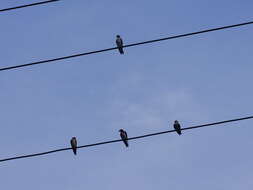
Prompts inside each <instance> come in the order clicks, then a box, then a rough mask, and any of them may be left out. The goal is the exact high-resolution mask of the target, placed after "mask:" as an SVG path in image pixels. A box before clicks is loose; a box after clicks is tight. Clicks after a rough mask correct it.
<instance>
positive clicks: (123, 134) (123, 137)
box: [119, 129, 129, 147]
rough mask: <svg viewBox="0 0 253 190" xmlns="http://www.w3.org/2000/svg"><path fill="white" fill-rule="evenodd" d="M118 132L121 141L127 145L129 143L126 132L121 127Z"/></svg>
mask: <svg viewBox="0 0 253 190" xmlns="http://www.w3.org/2000/svg"><path fill="white" fill-rule="evenodd" d="M119 132H120V137H121V139H122V140H123V142H124V144H125V145H126V147H128V146H129V145H128V137H127V132H126V131H124V130H123V129H120V130H119Z"/></svg>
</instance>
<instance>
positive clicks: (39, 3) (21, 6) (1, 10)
mask: <svg viewBox="0 0 253 190" xmlns="http://www.w3.org/2000/svg"><path fill="white" fill-rule="evenodd" d="M56 1H60V0H49V1H41V2H37V3H32V4H27V5H20V6H17V7H10V8H6V9H0V12H5V11H10V10H15V9H21V8H26V7H32V6H36V5H42V4H46V3H53V2H56Z"/></svg>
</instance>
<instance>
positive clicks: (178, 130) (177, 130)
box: [174, 120, 182, 135]
mask: <svg viewBox="0 0 253 190" xmlns="http://www.w3.org/2000/svg"><path fill="white" fill-rule="evenodd" d="M174 129H175V130H176V132H177V134H178V135H181V134H182V132H181V126H180V124H179V122H178V121H177V120H176V121H175V122H174Z"/></svg>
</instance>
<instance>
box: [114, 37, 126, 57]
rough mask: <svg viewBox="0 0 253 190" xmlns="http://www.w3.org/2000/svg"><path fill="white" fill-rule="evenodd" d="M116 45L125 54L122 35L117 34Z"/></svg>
mask: <svg viewBox="0 0 253 190" xmlns="http://www.w3.org/2000/svg"><path fill="white" fill-rule="evenodd" d="M116 45H117V47H118V50H119V52H120V54H124V51H123V40H122V38H121V37H120V35H117V36H116Z"/></svg>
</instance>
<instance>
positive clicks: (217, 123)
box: [0, 116, 253, 162]
mask: <svg viewBox="0 0 253 190" xmlns="http://www.w3.org/2000/svg"><path fill="white" fill-rule="evenodd" d="M248 119H253V116H249V117H242V118H237V119H231V120H225V121H219V122H214V123H208V124H203V125H196V126H192V127H186V128H182V129H181V130H182V131H184V130H190V129H196V128H202V127H208V126H213V125H220V124H224V123H231V122H236V121H242V120H248ZM172 132H176V130H169V131H162V132H158V133H151V134H146V135H142V136H136V137H131V138H128V140H135V139H141V138H146V137H151V136H157V135H162V134H166V133H172ZM120 141H122V140H121V139H118V140H111V141H105V142H99V143H94V144H87V145H83V146H78V147H77V148H87V147H92V146H99V145H104V144H111V143H116V142H120ZM71 149H72V148H61V149H56V150H51V151H47V152H41V153H36V154H28V155H23V156H17V157H11V158H5V159H1V160H0V162H6V161H10V160H17V159H22V158H29V157H35V156H42V155H46V154H52V153H56V152H62V151H67V150H71Z"/></svg>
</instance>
